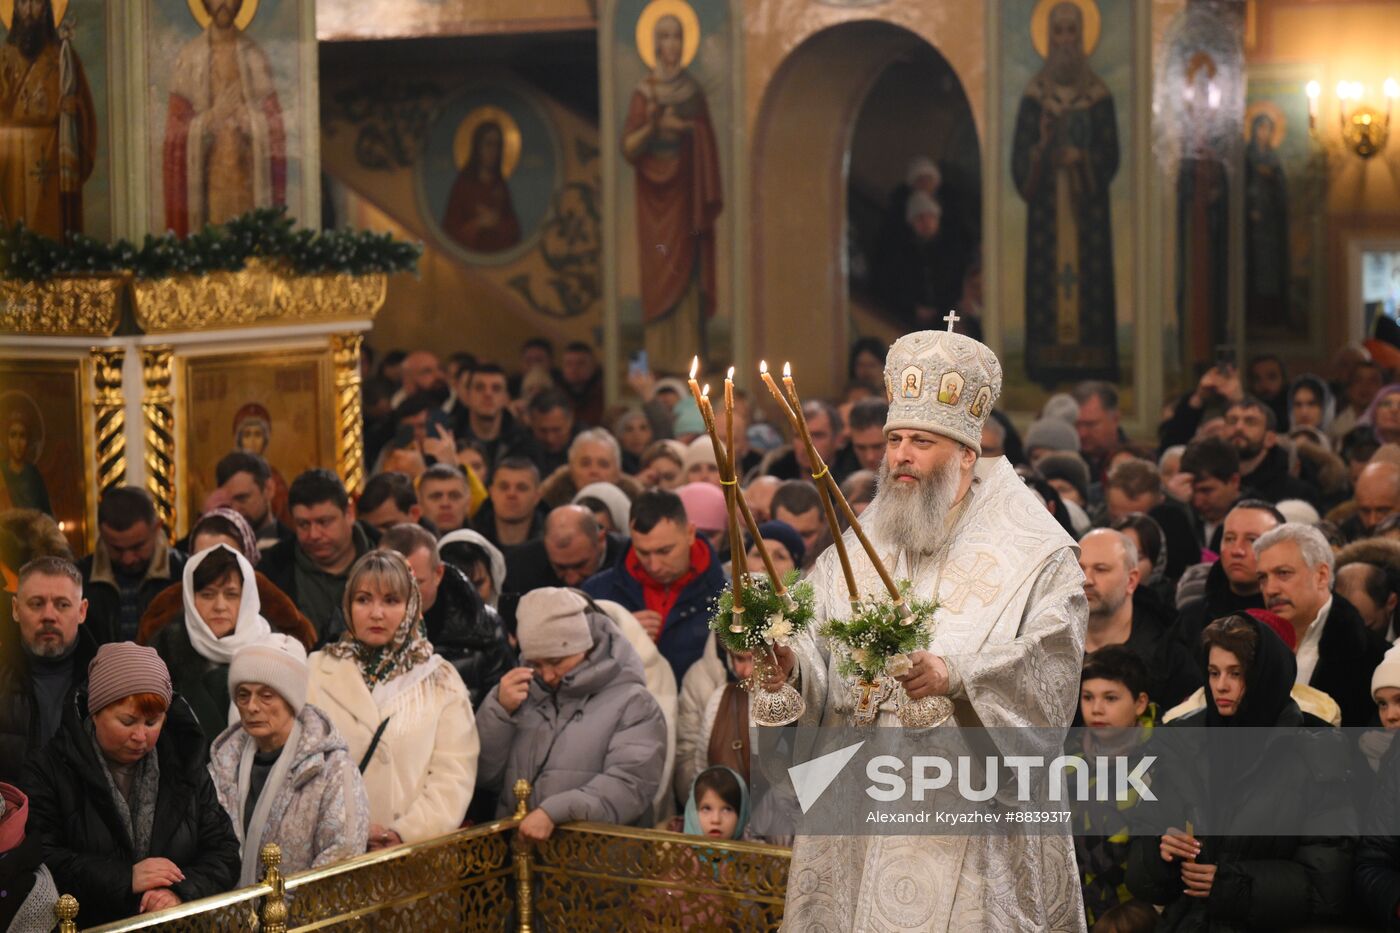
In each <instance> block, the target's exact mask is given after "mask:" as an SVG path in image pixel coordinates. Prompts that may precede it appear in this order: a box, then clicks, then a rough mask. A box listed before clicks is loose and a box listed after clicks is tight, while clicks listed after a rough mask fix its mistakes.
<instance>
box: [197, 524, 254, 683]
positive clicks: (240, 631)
mask: <svg viewBox="0 0 1400 933" xmlns="http://www.w3.org/2000/svg"><path fill="white" fill-rule="evenodd" d="M219 548H223V549H224V550H225V551H228V552H229V553H231V554H233V556H234V557H236V558H238V569H239V570H241V571H242V572H243V601H242V602H240V603H239V604H238V620H237V621H236V622H234V625H233V631H232V632H229V633H228V634H227V635H225V636H224V637H223V638H220V637H218V636H217V635H215V634H214V632H213V630H212V629H210V628H209V625H208V624H207V623H206V622H205V621H204V619H203V618H202V617H201V616H200V614H199V610H198V609H196V608H195V605H194V572H195V570H196V569H198V567H199V565H200V564H202V563H204V560H205V558H207V557H208V556H209V555H210V554H212V553H213V552H214V551H216V550H218V549H219ZM183 589H184V598H185V631H186V632H187V633H188V634H189V638H190V644H191V645H192V646H193V647H194V650H195V651H196V652H197V653H198V654H199V655H200V657H203V658H208V659H209V660H210V661H212V662H214V663H215V664H228V663H230V662H231V661H232V660H233V654H234V652H235V651H237V650H238V649H239V648H242V647H244V646H245V645H255V644H257V643H258V642H260V641H262V640H263V639H264V638H266V637H267V636H268V635H269V634H271V632H272V626H271V625H269V624H268V621H267V620H266V619H264V618H263V617H262V615H261V610H262V600H260V599H259V598H258V580H257V577H255V576H254V575H253V565H252V564H250V563H248V558H246V557H244V556H243V555H242V554H239V553H238V552H237V551H235V550H234V549H233V548H231V547H229V546H228V545H227V544H216V545H214V546H213V547H211V548H205V549H204V550H202V551H200V552H199V553H198V554H196V555H194V556H193V557H191V558H190V559H189V562H188V563H186V564H185V577H184V587H183Z"/></svg>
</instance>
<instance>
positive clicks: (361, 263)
mask: <svg viewBox="0 0 1400 933" xmlns="http://www.w3.org/2000/svg"><path fill="white" fill-rule="evenodd" d="M422 252H423V246H422V244H419V243H408V242H404V241H402V240H395V239H394V238H393V236H391V235H390V234H388V233H374V232H372V231H369V230H345V229H338V230H327V231H324V232H318V231H315V230H305V229H301V230H298V229H294V225H293V223H292V219H291V218H290V217H288V216H287V209H286V208H285V207H276V208H259V209H257V210H253V211H249V212H248V213H246V214H243V215H241V216H239V217H235V218H233V219H232V220H230V221H229V222H228V223H225V224H218V225H214V224H211V225H209V226H206V227H205V228H204V229H203V230H200V231H198V232H196V233H192V234H190V235H189V236H187V237H183V238H181V237H177V236H175V235H174V234H173V233H165V234H162V235H160V236H155V235H153V234H147V235H146V237H145V239H144V240H143V241H142V244H141V246H140V247H139V248H138V247H136V246H135V245H133V244H132V243H130V242H129V241H127V240H117V241H116V242H114V243H101V242H99V241H97V240H94V239H93V238H92V237H88V236H83V235H82V234H69V235H68V236H67V237H66V238H65V239H64V240H63V241H62V242H59V241H57V240H53V239H50V238H48V237H45V236H41V235H40V234H38V233H35V232H34V231H33V230H30V229H28V228H27V227H25V226H24V224H22V223H21V224H17V225H15V226H14V227H11V228H8V229H0V270H3V272H0V275H3V277H4V278H6V279H12V280H17V281H21V282H46V281H48V280H49V279H52V278H58V277H61V276H71V275H84V274H108V275H111V274H118V273H122V272H130V273H132V274H133V275H134V276H135V277H136V278H138V279H162V278H169V277H171V276H176V275H207V274H209V273H211V272H236V271H238V270H240V269H243V268H244V267H245V266H247V264H248V260H250V259H255V258H256V259H263V260H266V261H268V262H271V263H274V264H280V265H282V266H284V267H285V268H286V270H287V271H289V272H290V273H291V274H293V275H324V274H333V275H371V274H375V273H383V274H392V273H395V272H414V271H416V270H417V268H418V257H419V256H420V255H422Z"/></svg>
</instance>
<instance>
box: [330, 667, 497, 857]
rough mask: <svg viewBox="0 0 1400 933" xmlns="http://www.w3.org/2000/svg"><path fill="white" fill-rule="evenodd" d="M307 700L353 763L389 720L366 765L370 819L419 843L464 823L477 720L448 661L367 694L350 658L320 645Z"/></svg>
mask: <svg viewBox="0 0 1400 933" xmlns="http://www.w3.org/2000/svg"><path fill="white" fill-rule="evenodd" d="M307 664H308V666H309V667H310V669H311V676H310V682H309V684H308V689H307V695H306V700H307V702H308V703H313V704H315V705H316V706H318V707H320V708H321V709H322V710H323V711H324V712H325V713H326V715H327V716H329V717H330V720H331V722H333V723H334V724H335V727H336V729H337V730H338V731H339V732H340V734H341V736H343V737H344V739H345V745H346V747H347V748H348V749H349V752H350V758H351V760H353V761H355V762H357V763H358V762H359V761H360V760H361V759H362V758H363V757H364V754H365V752H366V751H368V750H369V746H370V742H371V741H372V740H373V739H374V733H375V730H377V729H378V728H379V725H380V723H381V722H383V721H384V720H385V719H388V725H387V726H386V727H385V729H384V733H383V735H382V737H381V738H380V740H379V746H378V747H377V748H376V749H375V751H374V756H373V757H372V758H371V759H370V762H369V765H368V766H367V767H366V768H365V771H364V779H365V792H366V793H367V794H368V795H369V818H370V822H372V823H377V824H379V825H381V826H384V827H386V828H388V829H392V830H394V831H395V832H397V833H398V834H399V836H400V838H402V839H403V841H404V842H421V841H423V840H424V839H431V838H432V837H434V836H440V835H442V834H443V833H448V832H451V831H452V830H454V829H456V828H457V827H458V826H460V825H461V824H462V817H463V816H464V815H465V814H466V812H467V805H468V804H470V803H471V799H472V790H473V788H475V786H476V768H477V756H478V754H479V752H480V750H481V746H480V743H479V742H478V740H477V729H476V721H475V719H474V718H473V716H472V704H471V696H470V695H469V694H468V693H467V688H466V686H465V685H464V684H463V683H462V678H461V677H460V676H459V675H458V673H457V671H456V669H455V668H453V666H452V665H451V664H449V663H448V662H447V661H445V660H444V659H442V658H441V657H439V656H437V655H433V657H432V658H431V659H429V660H428V661H426V662H424V663H422V664H419V665H417V666H416V667H414V668H413V669H412V670H410V671H409V672H408V673H406V674H403V675H401V676H399V677H396V678H394V679H393V680H389V681H386V682H384V683H381V684H379V685H378V686H376V687H375V688H374V691H373V692H371V691H370V689H369V688H368V687H367V686H365V679H364V677H363V676H362V675H361V673H360V666H359V664H357V663H356V662H355V661H352V660H349V659H345V658H336V657H333V656H331V655H329V654H327V653H326V652H324V651H318V652H316V653H315V654H313V655H312V656H311V657H310V658H309V659H308V661H307Z"/></svg>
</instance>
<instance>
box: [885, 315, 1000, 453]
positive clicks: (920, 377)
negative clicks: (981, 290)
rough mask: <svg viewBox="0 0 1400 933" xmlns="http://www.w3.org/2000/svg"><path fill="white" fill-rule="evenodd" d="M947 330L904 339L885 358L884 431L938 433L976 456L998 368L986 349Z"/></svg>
mask: <svg viewBox="0 0 1400 933" xmlns="http://www.w3.org/2000/svg"><path fill="white" fill-rule="evenodd" d="M944 320H945V321H947V322H948V329H947V330H946V331H941V330H921V331H917V332H916V333H912V334H905V335H904V336H903V337H900V338H899V339H898V340H896V341H895V342H894V344H893V345H892V346H891V347H890V350H889V353H888V354H887V355H886V356H885V394H886V395H887V396H888V397H889V400H890V412H889V415H888V417H887V418H886V419H885V431H886V432H889V431H895V430H899V429H901V428H903V429H905V430H912V431H928V432H930V433H932V434H941V435H943V436H944V437H950V438H952V439H953V440H955V441H958V442H960V443H963V444H966V445H967V446H968V447H971V448H972V449H973V450H974V451H976V452H977V454H978V456H981V454H982V425H984V424H985V423H986V421H987V416H988V415H989V414H991V411H992V406H993V405H995V404H996V400H997V397H998V396H1000V395H1001V363H1000V361H998V360H997V357H996V354H995V353H993V352H992V351H991V350H990V349H988V348H987V346H986V345H984V344H982V343H980V342H978V341H976V340H973V339H972V338H971V337H965V336H963V335H962V334H955V333H953V324H955V323H956V322H957V321H958V320H960V318H959V317H958V315H957V312H955V311H950V312H949V313H948V316H947V317H945V318H944Z"/></svg>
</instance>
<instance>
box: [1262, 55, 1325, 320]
mask: <svg viewBox="0 0 1400 933" xmlns="http://www.w3.org/2000/svg"><path fill="white" fill-rule="evenodd" d="M1317 73H1318V70H1317V69H1316V68H1315V67H1312V66H1306V65H1272V66H1253V67H1251V68H1249V69H1248V71H1247V73H1246V74H1247V81H1248V83H1247V86H1246V89H1245V105H1244V126H1243V133H1244V177H1243V180H1242V184H1243V186H1244V316H1245V332H1246V334H1247V336H1248V337H1249V338H1250V339H1253V338H1255V337H1260V338H1264V339H1273V340H1286V341H1290V342H1306V341H1308V339H1309V336H1308V335H1309V334H1310V333H1311V332H1312V327H1313V322H1314V306H1315V305H1316V304H1317V297H1318V296H1317V295H1316V294H1315V283H1316V282H1317V281H1319V279H1318V277H1317V272H1318V268H1317V267H1318V265H1319V256H1318V228H1317V218H1318V217H1319V216H1320V212H1321V197H1322V185H1321V182H1322V174H1321V172H1320V170H1319V166H1318V165H1317V164H1316V163H1314V162H1313V151H1312V146H1311V143H1310V140H1309V136H1308V98H1307V93H1306V91H1305V88H1306V86H1307V82H1308V79H1309V78H1310V77H1311V76H1313V75H1315V74H1317Z"/></svg>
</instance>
